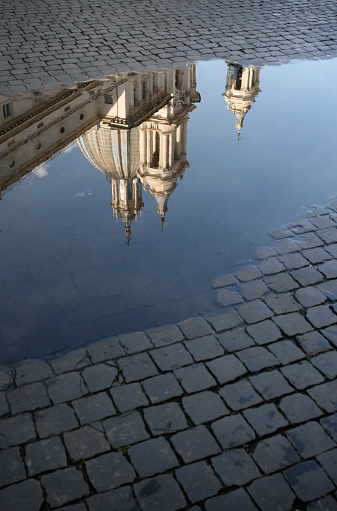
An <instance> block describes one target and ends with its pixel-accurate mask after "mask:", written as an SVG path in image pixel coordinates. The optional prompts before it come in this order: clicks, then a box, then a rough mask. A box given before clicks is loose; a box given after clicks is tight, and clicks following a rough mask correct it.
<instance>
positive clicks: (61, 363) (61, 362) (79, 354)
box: [51, 349, 91, 374]
mask: <svg viewBox="0 0 337 511" xmlns="http://www.w3.org/2000/svg"><path fill="white" fill-rule="evenodd" d="M90 364H91V362H90V360H89V357H88V354H87V352H86V350H85V349H80V350H76V351H72V352H71V353H68V354H67V355H65V356H64V357H62V358H59V359H57V360H53V361H52V362H51V366H52V368H53V371H54V372H55V374H62V373H67V372H69V371H78V370H79V369H83V368H84V367H87V366H88V365H90Z"/></svg>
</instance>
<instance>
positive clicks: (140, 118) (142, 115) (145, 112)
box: [102, 91, 172, 129]
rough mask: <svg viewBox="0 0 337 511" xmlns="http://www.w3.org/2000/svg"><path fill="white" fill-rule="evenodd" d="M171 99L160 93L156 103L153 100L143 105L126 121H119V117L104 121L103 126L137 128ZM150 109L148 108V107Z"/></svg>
mask: <svg viewBox="0 0 337 511" xmlns="http://www.w3.org/2000/svg"><path fill="white" fill-rule="evenodd" d="M171 99H172V95H171V94H169V93H167V92H165V91H164V92H162V93H161V94H160V95H159V96H158V98H157V100H156V101H154V102H153V100H151V101H149V102H147V103H146V104H145V105H144V104H142V105H141V106H142V108H141V109H139V111H136V112H135V113H131V115H129V117H127V119H121V118H119V117H112V118H111V119H104V120H103V121H102V122H103V124H104V125H107V126H110V127H111V128H122V129H123V128H124V129H131V128H135V127H136V126H139V124H141V123H142V122H144V121H146V120H147V119H148V118H149V117H151V115H153V114H154V113H156V112H158V110H160V109H161V108H163V107H164V106H165V105H167V103H169V102H170V101H171ZM150 105H151V107H150V108H149V106H150Z"/></svg>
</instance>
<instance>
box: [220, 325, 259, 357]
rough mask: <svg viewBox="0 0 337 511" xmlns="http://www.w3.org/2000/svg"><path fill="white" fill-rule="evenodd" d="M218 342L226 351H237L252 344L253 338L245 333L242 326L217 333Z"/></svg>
mask: <svg viewBox="0 0 337 511" xmlns="http://www.w3.org/2000/svg"><path fill="white" fill-rule="evenodd" d="M217 337H218V339H219V342H220V344H221V345H222V346H223V347H224V348H225V350H226V351H227V352H232V351H239V350H243V349H245V348H249V347H250V346H254V344H255V343H254V341H253V339H252V338H251V337H250V336H249V335H247V334H246V332H245V331H244V330H243V328H234V330H230V331H229V332H224V333H223V334H218V335H217Z"/></svg>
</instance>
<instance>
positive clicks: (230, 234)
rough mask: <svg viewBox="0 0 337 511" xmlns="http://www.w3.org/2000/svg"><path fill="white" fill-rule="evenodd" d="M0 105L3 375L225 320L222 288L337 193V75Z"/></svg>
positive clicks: (306, 65) (183, 77)
mask: <svg viewBox="0 0 337 511" xmlns="http://www.w3.org/2000/svg"><path fill="white" fill-rule="evenodd" d="M0 102H1V105H0V106H1V113H2V126H0V154H2V159H1V165H2V166H1V174H0V187H1V188H0V189H1V194H2V200H1V201H0V230H1V232H0V244H1V245H0V246H1V249H0V281H1V291H0V295H1V296H0V364H6V363H10V362H13V361H16V360H20V359H24V358H27V357H42V356H55V355H58V354H61V353H63V352H65V351H67V350H70V349H74V348H76V347H80V346H83V345H86V344H89V343H90V342H93V341H95V340H99V339H101V338H103V337H107V336H112V335H118V334H121V333H126V332H130V331H134V330H139V329H146V328H151V327H155V326H160V325H164V324H167V323H170V322H177V321H179V320H181V319H184V318H186V317H189V316H192V315H194V314H196V313H198V312H206V311H209V310H213V309H215V308H217V307H221V305H220V304H218V303H217V301H216V291H215V290H212V286H211V284H212V280H213V279H214V278H215V277H217V276H218V275H220V274H223V273H228V272H235V271H236V270H238V269H239V268H240V267H242V266H245V265H247V264H249V263H251V262H253V263H254V261H255V255H254V254H255V250H256V249H257V248H258V247H260V246H263V245H270V244H271V243H272V241H271V238H270V237H269V236H268V232H269V231H270V230H272V229H274V228H277V227H278V226H280V225H282V224H285V223H287V222H289V221H292V220H293V219H294V218H296V216H298V215H299V214H301V212H303V210H304V208H306V207H308V206H311V205H313V204H315V203H316V204H321V203H323V202H324V201H325V200H326V199H328V198H330V197H333V196H335V194H336V192H337V166H336V152H337V149H336V148H337V145H336V127H337V126H336V124H337V121H336V112H337V66H336V60H327V61H320V62H309V61H306V62H299V63H293V64H287V65H282V66H276V67H275V66H271V67H263V68H261V69H258V68H249V69H245V68H243V69H242V68H241V67H240V66H237V65H234V64H233V63H231V64H230V63H226V62H223V61H215V62H203V63H198V64H193V65H190V66H187V67H184V68H180V69H177V70H166V71H165V70H163V71H162V72H161V73H159V72H158V73H147V74H144V73H143V74H129V75H123V76H119V77H117V78H116V77H110V78H109V79H107V80H105V81H103V82H91V83H90V84H88V83H87V84H81V85H80V87H79V88H78V86H77V85H73V86H72V87H69V86H68V87H67V88H64V87H54V88H52V89H46V90H44V91H35V92H26V93H22V94H21V95H19V96H15V95H13V96H12V97H11V98H4V97H3V96H0ZM6 127H7V128H8V129H7V128H6ZM4 131H6V133H3V132H4ZM1 144H2V145H1Z"/></svg>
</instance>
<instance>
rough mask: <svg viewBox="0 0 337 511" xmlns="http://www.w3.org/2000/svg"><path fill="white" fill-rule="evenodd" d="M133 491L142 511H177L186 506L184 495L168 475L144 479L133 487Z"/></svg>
mask: <svg viewBox="0 0 337 511" xmlns="http://www.w3.org/2000/svg"><path fill="white" fill-rule="evenodd" d="M134 491H135V495H136V499H137V501H138V502H139V505H140V508H141V509H142V511H148V510H150V509H151V511H178V509H184V508H185V506H186V500H185V497H184V494H183V493H182V491H181V489H180V487H179V485H178V483H177V482H176V481H175V479H174V478H173V476H172V475H169V474H164V475H159V476H156V477H153V478H151V479H144V480H143V481H140V482H139V483H136V484H135V485H134ZM168 496H169V498H168Z"/></svg>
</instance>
